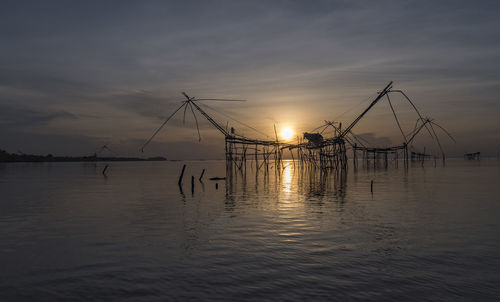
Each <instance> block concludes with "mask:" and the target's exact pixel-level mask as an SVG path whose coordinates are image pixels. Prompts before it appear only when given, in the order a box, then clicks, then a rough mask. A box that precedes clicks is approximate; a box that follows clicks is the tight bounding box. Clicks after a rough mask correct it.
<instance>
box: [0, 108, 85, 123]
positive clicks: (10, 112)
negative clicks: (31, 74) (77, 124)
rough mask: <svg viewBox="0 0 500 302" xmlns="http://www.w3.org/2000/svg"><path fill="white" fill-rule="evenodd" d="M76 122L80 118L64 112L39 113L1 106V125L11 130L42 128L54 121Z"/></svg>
mask: <svg viewBox="0 0 500 302" xmlns="http://www.w3.org/2000/svg"><path fill="white" fill-rule="evenodd" d="M60 119H69V120H76V119H78V116H76V115H74V114H72V113H70V112H67V111H64V110H60V111H52V112H50V111H37V110H33V109H27V108H19V107H11V106H5V105H2V104H0V124H1V125H2V126H3V127H9V128H12V129H14V128H24V127H27V126H41V125H45V124H47V123H49V122H51V121H54V120H60Z"/></svg>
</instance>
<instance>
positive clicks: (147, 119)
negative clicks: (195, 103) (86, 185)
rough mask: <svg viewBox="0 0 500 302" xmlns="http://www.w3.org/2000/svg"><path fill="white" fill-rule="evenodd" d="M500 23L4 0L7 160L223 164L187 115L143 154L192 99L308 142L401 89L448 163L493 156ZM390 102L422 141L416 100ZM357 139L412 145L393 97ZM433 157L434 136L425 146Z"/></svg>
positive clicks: (2, 111)
mask: <svg viewBox="0 0 500 302" xmlns="http://www.w3.org/2000/svg"><path fill="white" fill-rule="evenodd" d="M499 12H500V2H498V1H437V0H436V1H319V0H318V1H280V0H277V1H222V0H221V1H186V0H183V1H2V4H1V10H0V45H1V47H0V142H1V143H0V149H4V150H7V151H9V152H15V153H17V152H20V153H30V154H48V153H51V154H54V155H90V154H92V153H94V152H95V151H96V150H98V149H99V148H100V147H101V146H102V145H103V144H107V146H108V147H109V148H110V149H112V150H114V152H116V154H118V155H121V156H165V157H167V158H169V159H215V158H223V156H224V154H223V152H224V148H223V145H224V136H223V135H222V134H221V133H220V132H218V130H216V129H215V128H214V127H212V126H211V125H210V124H209V123H208V122H207V121H206V120H205V119H204V118H203V117H202V116H201V115H198V116H197V117H198V121H199V122H200V128H201V141H200V142H199V141H198V135H197V131H196V127H195V124H194V119H193V115H192V113H190V112H187V113H186V119H185V122H183V113H182V112H180V113H179V114H178V115H177V116H176V117H175V118H174V119H172V120H171V121H170V122H169V123H168V124H167V126H166V127H165V128H164V129H163V130H162V131H161V132H160V133H159V134H158V136H157V137H156V138H155V140H154V141H153V142H152V143H151V144H150V145H148V146H147V148H146V149H145V152H144V153H141V152H140V148H141V146H142V144H143V143H144V142H145V141H146V140H147V138H149V137H150V136H151V135H152V133H153V132H154V131H155V129H156V128H158V127H159V126H160V125H161V123H162V122H163V121H164V119H165V118H166V117H167V116H169V115H170V114H171V113H172V112H173V110H175V109H176V108H177V107H179V106H180V105H181V104H182V103H181V102H182V100H183V96H182V94H181V92H183V91H185V92H187V93H188V94H189V95H191V96H194V97H198V98H230V99H245V100H247V101H246V102H232V103H229V102H225V103H223V102H205V103H203V104H205V107H202V108H204V109H205V110H206V111H207V113H209V114H210V115H211V116H213V118H214V119H215V120H217V121H218V122H219V123H220V124H221V125H223V126H224V127H225V126H226V125H228V126H229V127H234V128H235V129H236V133H238V134H240V135H245V136H247V137H252V138H267V137H270V138H273V136H274V129H273V127H274V125H276V128H277V129H278V131H281V129H284V128H287V127H289V128H291V129H293V130H294V131H295V133H296V135H297V136H301V135H302V133H303V132H306V131H311V130H313V129H314V128H316V127H318V126H321V125H322V124H324V121H325V120H328V121H336V122H342V123H343V125H348V124H350V123H351V122H352V121H353V120H354V119H355V118H356V116H357V115H358V114H360V113H361V112H362V111H363V109H364V108H365V107H366V106H368V105H369V103H370V100H371V99H373V98H374V97H375V96H376V93H377V91H380V90H381V89H383V88H384V87H385V86H386V85H387V84H388V83H389V82H390V81H394V85H393V87H394V89H401V90H403V91H405V93H406V94H407V95H408V96H409V97H410V98H411V99H412V101H413V102H414V103H415V104H416V105H417V106H418V108H419V109H420V111H421V112H422V113H423V115H424V116H427V117H430V118H433V119H435V121H436V122H437V123H438V124H439V125H441V126H443V127H444V128H445V129H447V130H448V131H449V132H450V133H451V134H452V135H453V137H454V138H455V140H456V143H455V142H453V141H451V140H450V139H448V138H447V137H446V135H445V134H444V133H442V132H441V133H440V138H441V142H442V144H443V146H444V149H445V152H446V153H447V154H449V155H450V156H461V155H462V154H463V153H465V152H476V151H481V152H482V153H483V154H485V155H490V156H495V155H496V154H497V151H498V150H500V118H499V116H500V97H499V95H500V94H499V88H500V38H499V37H500V16H499V15H500V13H499ZM391 101H392V103H393V104H394V108H395V110H396V112H397V113H398V117H399V119H400V121H401V123H402V126H403V128H404V130H405V131H409V130H411V128H412V127H413V125H414V123H415V121H416V118H417V117H416V115H415V113H414V112H412V110H411V108H410V106H409V104H408V102H406V101H405V100H404V99H403V98H401V97H398V96H397V95H394V96H392V97H391ZM229 117H230V118H229ZM240 122H242V123H243V124H242V123H240ZM245 125H250V126H252V128H255V129H257V130H258V132H257V131H254V130H252V129H251V128H249V127H246V126H245ZM344 127H345V126H344ZM353 131H354V133H356V134H357V135H360V136H363V137H364V138H365V139H367V140H369V141H370V142H371V143H372V144H373V146H388V145H397V144H400V143H401V142H402V141H403V139H402V136H401V134H400V132H399V129H398V128H397V125H396V124H395V121H394V118H393V115H392V113H391V111H390V107H389V106H388V103H387V101H386V100H383V101H381V102H380V103H379V104H377V106H376V107H374V109H373V110H372V111H370V112H369V113H368V114H367V115H366V117H365V118H364V119H363V120H362V121H361V122H359V123H358V124H357V125H356V126H355V127H354V128H353ZM435 146H436V144H435V141H433V140H432V138H430V137H426V134H425V133H423V135H422V137H419V138H418V139H416V140H415V146H414V147H415V149H416V150H421V149H422V148H423V147H427V150H433V148H435Z"/></svg>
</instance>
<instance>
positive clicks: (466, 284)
mask: <svg viewBox="0 0 500 302" xmlns="http://www.w3.org/2000/svg"><path fill="white" fill-rule="evenodd" d="M186 163H187V165H188V168H187V170H186V176H185V181H184V190H183V191H184V192H183V193H181V192H180V191H179V188H178V186H177V177H178V175H179V172H180V169H181V167H182V164H183V163H182V162H161V163H159V162H136V163H131V162H126V163H112V164H111V165H110V168H109V169H108V177H107V178H106V177H103V175H102V174H101V170H102V168H103V165H104V163H98V164H97V165H94V164H89V163H46V164H25V163H23V164H21V163H20V164H3V165H0V192H1V197H0V301H58V300H70V301H127V300H129V301H166V300H215V301H222V300H224V301H235V300H292V301H303V300H342V301H350V300H362V301H371V300H379V301H390V300H392V301H424V300H429V301H443V300H444V301H495V300H496V301H498V299H499V297H500V197H499V196H500V164H499V161H497V160H482V161H480V162H478V161H463V160H448V161H447V165H446V167H444V168H443V167H440V166H439V165H438V167H436V168H435V167H434V163H426V165H425V167H423V168H422V167H420V166H415V167H410V169H409V170H405V169H403V168H402V167H401V165H400V167H399V169H394V168H389V169H387V170H385V169H379V170H373V169H372V170H368V171H367V170H365V169H362V168H360V169H358V171H357V172H354V171H353V170H352V169H350V170H349V171H348V173H347V175H345V176H342V175H340V176H339V175H334V174H323V173H320V171H306V170H301V169H299V168H298V167H297V166H296V165H294V164H293V163H292V162H291V161H290V162H286V163H285V168H284V169H283V171H282V172H281V173H279V174H278V173H276V172H275V171H274V170H273V169H272V170H270V171H269V173H267V174H266V173H263V172H262V171H261V172H260V173H258V174H256V173H255V171H253V169H251V167H250V166H248V171H247V173H246V174H239V173H235V174H234V175H233V178H232V180H231V179H228V180H227V181H218V183H219V188H218V190H216V188H215V182H214V181H209V180H208V177H213V176H224V175H225V173H226V172H225V163H224V162H222V161H194V162H186ZM351 166H352V165H351ZM203 168H206V169H207V172H206V174H205V181H204V184H200V183H199V182H198V181H196V183H195V188H194V193H192V192H191V175H195V176H196V178H198V176H199V175H200V173H201V170H202V169H203ZM370 180H374V192H373V194H371V193H370Z"/></svg>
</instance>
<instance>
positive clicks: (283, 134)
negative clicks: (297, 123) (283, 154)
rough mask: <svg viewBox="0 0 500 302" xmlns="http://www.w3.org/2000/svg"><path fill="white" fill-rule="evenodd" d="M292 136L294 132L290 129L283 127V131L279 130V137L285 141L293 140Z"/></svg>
mask: <svg viewBox="0 0 500 302" xmlns="http://www.w3.org/2000/svg"><path fill="white" fill-rule="evenodd" d="M294 134H295V132H294V131H293V129H292V128H290V127H285V128H283V130H281V137H282V138H283V139H284V140H287V141H288V140H291V139H292V138H293V135H294Z"/></svg>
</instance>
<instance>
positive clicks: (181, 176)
mask: <svg viewBox="0 0 500 302" xmlns="http://www.w3.org/2000/svg"><path fill="white" fill-rule="evenodd" d="M184 170H186V165H184V166H182V171H181V175H180V176H179V182H178V184H179V186H182V178H183V177H184Z"/></svg>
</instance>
